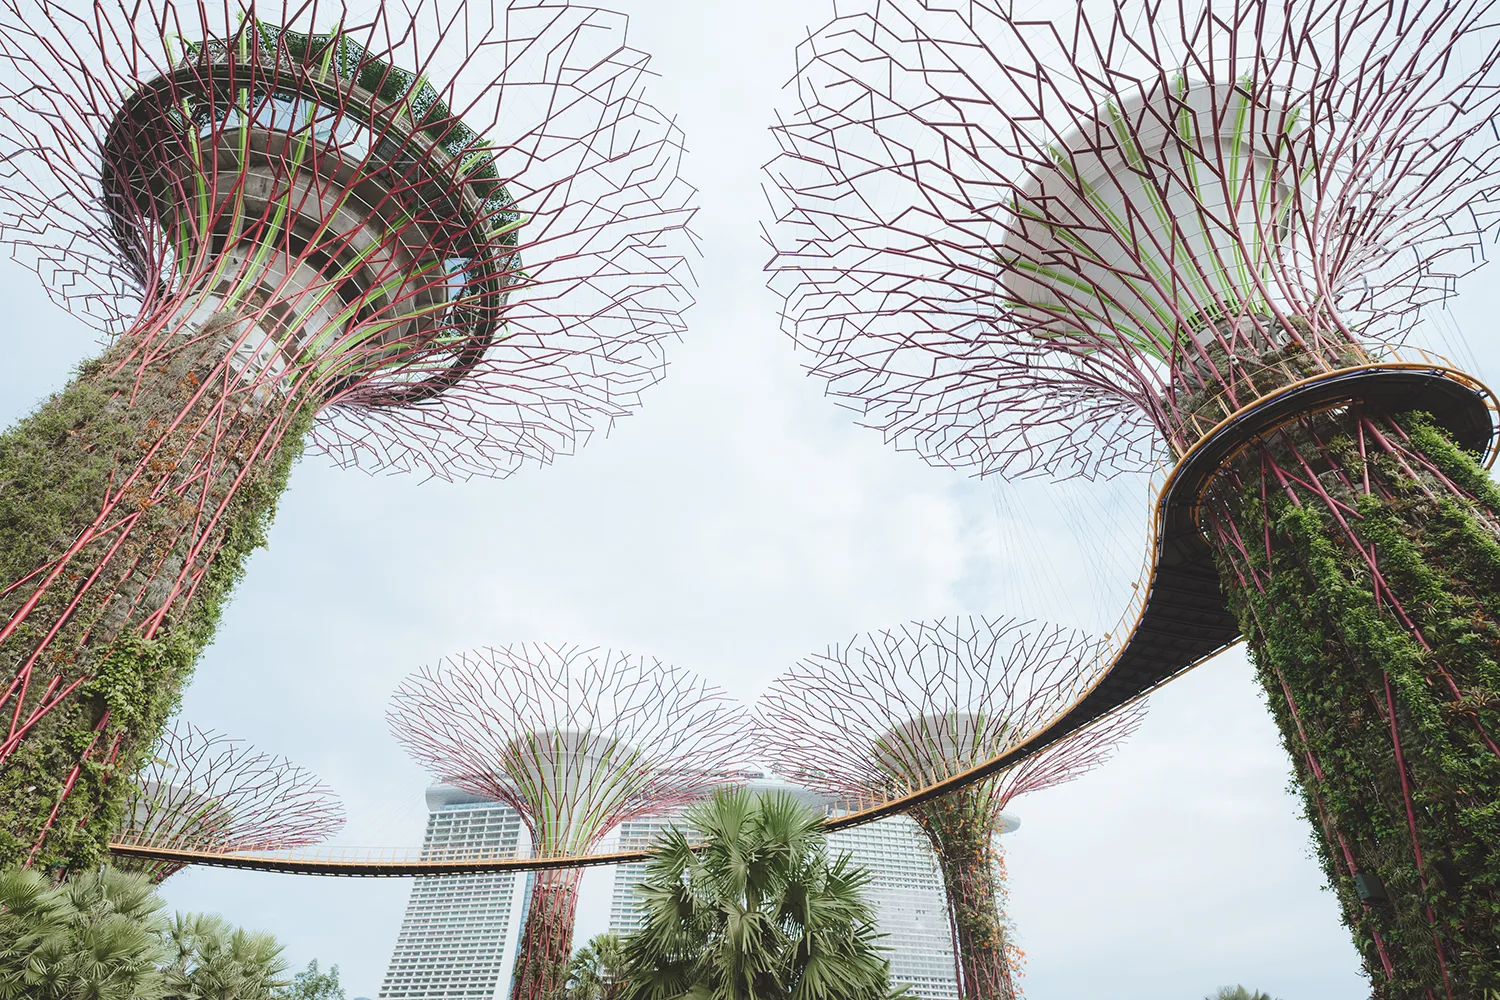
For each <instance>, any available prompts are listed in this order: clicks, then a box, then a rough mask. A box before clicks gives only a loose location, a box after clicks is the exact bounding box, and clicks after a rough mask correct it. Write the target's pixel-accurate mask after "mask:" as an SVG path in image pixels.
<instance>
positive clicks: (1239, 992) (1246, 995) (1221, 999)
mask: <svg viewBox="0 0 1500 1000" xmlns="http://www.w3.org/2000/svg"><path fill="white" fill-rule="evenodd" d="M1203 1000H1276V998H1275V997H1273V996H1271V994H1269V993H1262V992H1261V991H1260V990H1247V989H1245V987H1243V986H1220V987H1219V992H1217V993H1215V994H1214V995H1213V996H1208V997H1204V998H1203Z"/></svg>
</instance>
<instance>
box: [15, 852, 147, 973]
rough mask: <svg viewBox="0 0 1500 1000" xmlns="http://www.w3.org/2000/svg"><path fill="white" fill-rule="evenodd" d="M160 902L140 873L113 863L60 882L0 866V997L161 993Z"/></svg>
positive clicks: (35, 873)
mask: <svg viewBox="0 0 1500 1000" xmlns="http://www.w3.org/2000/svg"><path fill="white" fill-rule="evenodd" d="M161 908H162V902H161V900H160V899H158V898H156V895H155V893H154V892H153V891H152V888H151V883H150V882H148V881H147V880H146V879H145V878H144V877H142V876H139V875H130V874H126V873H124V872H118V871H115V870H114V869H112V868H105V869H103V870H102V871H98V872H85V873H83V874H81V875H78V876H76V877H74V878H73V879H71V880H70V881H68V882H66V883H64V884H62V885H56V884H53V883H52V882H50V881H49V880H48V879H46V878H44V877H43V876H42V875H40V874H38V873H37V872H35V871H33V870H30V869H11V870H9V871H3V872H0V1000H19V998H22V997H25V998H26V1000H75V998H79V997H87V998H89V1000H160V998H161V997H163V995H164V993H165V989H166V984H165V981H164V979H163V976H162V973H161V970H160V967H159V963H160V961H161V959H162V957H163V955H164V954H165V948H164V947H163V942H162V933H163V931H164V930H165V928H166V922H165V920H163V918H162V916H161V913H160V911H161Z"/></svg>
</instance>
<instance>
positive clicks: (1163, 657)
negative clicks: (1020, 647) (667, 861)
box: [110, 361, 1500, 876]
mask: <svg viewBox="0 0 1500 1000" xmlns="http://www.w3.org/2000/svg"><path fill="white" fill-rule="evenodd" d="M1349 405H1359V406H1362V407H1364V408H1365V409H1367V410H1373V411H1376V412H1386V413H1391V412H1409V411H1414V410H1419V411H1424V412H1426V413H1428V414H1429V415H1431V417H1432V418H1433V419H1434V420H1436V421H1437V422H1438V423H1439V424H1441V425H1442V426H1443V427H1445V428H1446V429H1447V430H1448V431H1449V433H1451V434H1452V435H1453V437H1454V440H1455V441H1456V442H1457V443H1458V444H1459V445H1460V446H1461V447H1463V448H1465V449H1467V450H1470V451H1474V452H1477V453H1480V454H1482V455H1484V456H1485V464H1486V466H1493V465H1494V463H1495V460H1496V457H1497V456H1500V440H1497V420H1496V415H1497V413H1500V402H1497V399H1496V397H1495V394H1494V393H1493V392H1491V391H1490V390H1489V388H1488V387H1486V386H1485V385H1484V384H1483V383H1482V382H1480V381H1478V380H1477V379H1475V378H1473V377H1472V376H1470V375H1467V374H1465V373H1463V372H1461V371H1459V370H1457V369H1455V368H1451V367H1448V366H1447V365H1446V364H1440V363H1436V362H1433V363H1420V362H1407V361H1400V362H1379V363H1372V364H1362V365H1358V366H1354V367H1350V368H1340V369H1335V370H1333V371H1328V372H1320V373H1318V374H1317V375H1314V376H1311V377H1308V378H1304V379H1301V380H1299V381H1295V382H1292V383H1290V384H1288V385H1285V386H1282V387H1281V388H1279V389H1277V390H1276V391H1274V392H1271V393H1268V394H1267V395H1265V396H1262V397H1261V398H1259V399H1256V400H1253V401H1252V402H1250V403H1248V404H1246V405H1245V406H1242V407H1240V408H1239V409H1238V410H1235V411H1234V412H1232V413H1230V414H1228V415H1227V416H1225V417H1224V418H1223V419H1222V420H1220V421H1219V422H1218V423H1217V424H1215V425H1214V426H1213V427H1212V428H1210V429H1209V430H1208V431H1207V432H1206V433H1205V434H1203V436H1202V437H1200V438H1199V439H1198V441H1197V442H1196V443H1194V444H1193V445H1192V447H1191V448H1189V449H1188V450H1187V451H1186V452H1185V453H1184V454H1183V456H1182V457H1181V459H1179V460H1178V462H1177V464H1176V465H1175V466H1174V467H1173V468H1172V469H1171V471H1170V472H1169V473H1168V475H1167V477H1166V480H1165V481H1164V482H1163V483H1162V486H1161V489H1160V491H1159V492H1158V494H1157V500H1156V504H1155V507H1154V509H1153V516H1152V533H1151V548H1150V550H1149V560H1150V561H1149V562H1148V564H1147V571H1146V575H1145V579H1144V580H1143V581H1142V583H1141V584H1138V585H1136V590H1135V593H1134V594H1133V596H1132V599H1131V603H1130V605H1129V607H1127V610H1126V614H1125V617H1124V618H1122V622H1123V621H1125V620H1130V621H1131V624H1130V627H1129V630H1128V632H1126V633H1124V635H1123V636H1122V638H1121V639H1119V640H1118V643H1117V645H1115V646H1114V647H1113V650H1112V658H1111V659H1110V661H1109V666H1108V667H1107V668H1106V669H1105V670H1103V671H1101V672H1100V674H1099V676H1098V678H1097V679H1096V680H1095V681H1094V683H1093V685H1091V686H1090V687H1089V688H1088V689H1087V690H1086V691H1084V692H1083V694H1082V695H1080V696H1079V698H1078V699H1077V700H1075V701H1074V702H1073V704H1072V705H1070V706H1069V707H1068V708H1067V709H1066V710H1064V711H1063V712H1062V714H1060V715H1059V716H1058V717H1057V718H1056V719H1055V720H1053V722H1052V723H1051V724H1050V725H1049V726H1047V727H1046V728H1045V729H1042V730H1041V731H1039V732H1037V733H1035V734H1034V735H1032V736H1031V737H1030V738H1029V739H1027V740H1025V741H1024V742H1022V743H1019V744H1017V745H1016V746H1014V747H1011V748H1010V749H1009V750H1007V751H1005V752H1004V753H1001V754H998V755H997V756H995V757H993V758H991V759H990V760H987V761H983V762H981V763H979V764H977V765H975V766H973V767H971V768H969V769H967V770H965V771H962V772H960V773H958V774H955V775H953V776H951V777H949V778H945V779H943V780H942V781H939V782H935V783H934V784H931V785H928V786H926V787H924V788H919V789H915V790H913V791H912V792H910V793H908V794H906V795H903V796H900V797H899V798H893V799H888V800H885V801H882V802H880V803H877V804H874V805H871V806H869V807H866V808H862V809H859V810H856V811H853V812H847V813H843V814H841V815H837V816H830V817H829V818H828V819H827V820H825V822H824V827H825V828H826V829H828V830H830V831H832V830H842V829H847V828H849V827H853V826H859V825H861V824H864V823H870V822H873V821H875V820H878V819H883V818H885V817H887V816H894V815H896V814H898V813H903V812H906V811H908V810H910V809H911V808H913V807H914V806H918V805H921V804H922V803H924V802H927V801H929V800H931V799H934V798H937V797H938V796H941V795H945V794H947V793H949V792H952V791H956V790H958V789H960V788H963V787H965V786H967V785H971V784H974V783H975V782H979V781H983V780H984V779H986V778H988V777H990V776H992V775H994V774H997V773H999V772H1001V771H1004V770H1006V769H1008V768H1010V767H1013V766H1015V765H1016V764H1019V763H1020V762H1021V761H1023V760H1025V759H1026V758H1028V757H1031V756H1033V755H1035V754H1037V753H1040V752H1041V751H1043V750H1045V749H1047V748H1048V747H1050V746H1052V745H1053V744H1055V743H1057V742H1058V741H1059V740H1061V739H1063V738H1065V737H1067V736H1069V735H1071V734H1072V733H1075V732H1077V731H1078V730H1079V729H1082V728H1083V727H1084V726H1087V725H1088V724H1089V723H1091V722H1094V721H1096V720H1098V719H1100V718H1102V717H1103V716H1105V715H1107V714H1109V713H1110V712H1113V711H1115V710H1116V709H1119V708H1122V707H1124V706H1125V705H1128V704H1130V703H1131V702H1134V701H1137V700H1139V699H1141V698H1144V697H1145V696H1146V695H1147V694H1149V693H1150V692H1152V691H1154V690H1156V689H1157V688H1159V687H1161V686H1162V685H1163V684H1166V683H1167V682H1169V681H1172V680H1175V679H1176V678H1178V677H1181V676H1182V675H1183V674H1185V673H1187V672H1188V671H1189V670H1191V669H1193V668H1194V667H1197V666H1199V665H1200V664H1202V663H1204V662H1206V661H1207V660H1209V659H1211V658H1212V657H1214V656H1215V655H1217V654H1218V653H1220V652H1222V651H1223V650H1224V649H1226V648H1228V647H1229V646H1231V645H1233V644H1234V643H1236V642H1238V641H1239V638H1240V631H1239V625H1238V623H1237V622H1236V621H1235V619H1234V616H1233V615H1232V614H1231V613H1230V611H1229V607H1228V604H1227V602H1226V601H1225V598H1224V595H1223V594H1222V593H1221V592H1220V590H1219V574H1218V570H1217V568H1216V567H1215V565H1214V560H1213V553H1212V550H1211V549H1210V548H1209V545H1208V542H1207V540H1206V539H1205V538H1204V537H1203V533H1202V531H1201V529H1200V528H1199V526H1198V523H1197V517H1196V514H1197V508H1198V503H1199V500H1200V498H1201V497H1202V495H1203V491H1204V489H1206V488H1207V486H1208V484H1209V482H1210V481H1211V480H1212V478H1213V476H1214V475H1215V474H1216V473H1217V472H1218V471H1219V470H1220V469H1222V468H1223V467H1224V464H1225V463H1226V462H1228V461H1229V460H1231V459H1232V458H1233V457H1234V456H1235V455H1236V454H1238V453H1239V452H1240V451H1241V450H1243V449H1244V448H1245V447H1247V446H1248V445H1249V444H1251V443H1252V442H1254V441H1255V440H1257V439H1258V438H1260V437H1262V436H1264V435H1265V434H1268V433H1270V432H1272V431H1274V430H1276V429H1277V428H1279V427H1283V426H1285V425H1286V424H1287V423H1289V422H1291V421H1295V420H1297V419H1299V418H1302V417H1305V416H1308V415H1310V414H1314V413H1319V412H1323V411H1326V410H1328V409H1332V408H1337V407H1340V406H1349ZM1116 631H1117V633H1118V631H1119V630H1116ZM1103 655H1105V656H1110V655H1111V653H1109V652H1107V653H1105V654H1103ZM110 850H111V851H112V852H113V853H115V854H117V855H119V856H122V857H130V858H144V859H151V860H156V861H168V862H177V863H181V864H199V865H214V866H218V867H223V868H252V869H257V870H261V871H279V872H296V873H301V874H311V875H352V876H412V875H451V874H461V873H476V872H497V871H535V870H539V869H545V868H584V867H590V866H595V865H612V864H623V863H629V862H635V861H644V860H646V858H647V852H645V851H613V852H608V853H602V854H592V855H574V856H569V857H542V858H523V857H514V856H512V857H503V858H486V859H463V860H459V859H451V860H442V859H433V858H427V859H421V858H419V859H417V860H415V861H408V860H398V859H396V858H394V857H385V858H376V857H373V856H370V855H367V856H366V857H364V858H357V857H352V856H343V857H334V856H329V857H328V858H327V859H320V858H316V857H312V856H308V855H300V856H289V855H280V854H269V853H258V854H257V853H250V852H241V853H213V852H208V851H202V850H193V849H176V848H170V847H150V846H144V845H131V844H124V843H119V844H111V845H110Z"/></svg>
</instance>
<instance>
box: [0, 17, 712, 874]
mask: <svg viewBox="0 0 1500 1000" xmlns="http://www.w3.org/2000/svg"><path fill="white" fill-rule="evenodd" d="M558 53H565V54H564V55H562V56H560V57H559V56H558V55H557V54H558ZM0 58H3V60H4V62H5V64H6V65H7V66H8V67H9V68H10V69H9V70H8V72H7V75H6V76H5V78H4V81H0V122H3V124H0V156H3V159H4V162H5V163H6V172H5V179H4V181H3V183H0V239H3V240H4V241H6V242H8V243H9V245H10V246H11V247H12V248H13V250H14V252H15V255H16V256H17V257H18V258H20V259H22V260H23V261H26V262H28V263H30V264H32V265H34V266H35V267H36V269H37V270H38V272H39V273H40V275H41V276H42V278H43V279H44V281H45V284H46V285H47V288H48V290H49V292H51V293H52V294H53V296H54V297H55V298H56V299H58V300H59V301H60V302H61V303H62V304H63V305H65V306H66V307H68V308H69V309H71V310H72V311H74V312H75V313H76V314H78V315H80V316H81V317H83V318H84V319H86V320H91V321H93V322H94V323H96V324H97V325H98V326H99V327H100V328H101V329H102V330H103V331H104V332H105V333H106V335H107V337H108V341H107V346H106V347H105V350H104V353H103V354H102V355H101V356H100V357H98V358H96V359H94V360H92V361H89V362H87V363H85V364H84V365H83V366H82V367H81V368H80V369H79V373H78V376H77V377H76V378H75V379H74V380H73V381H72V382H71V383H69V384H68V385H67V386H66V387H65V388H63V389H62V390H61V391H59V392H58V393H57V394H56V395H54V396H53V397H52V398H50V399H48V400H47V401H46V402H44V403H43V404H42V406H41V407H40V408H39V409H38V410H37V411H36V412H34V413H33V414H31V415H30V416H28V417H26V418H24V419H23V420H22V421H21V422H20V423H19V424H17V425H16V426H15V427H13V428H11V429H10V430H9V431H8V432H6V433H5V434H3V435H0V685H3V687H0V711H3V717H4V719H5V724H4V726H3V727H0V862H16V861H20V862H27V861H30V862H34V863H38V864H46V865H48V866H59V867H68V866H87V865H91V864H93V863H95V862H96V861H97V860H98V858H99V851H100V849H101V847H102V845H103V842H104V840H105V838H106V836H107V834H108V833H109V832H110V831H111V830H112V829H113V828H114V827H115V826H116V824H117V823H118V821H119V819H120V816H119V809H120V804H121V801H122V795H123V794H124V790H125V789H128V788H129V782H128V781H127V780H124V779H123V778H121V780H117V781H116V780H113V776H117V775H128V774H129V773H130V772H132V771H134V770H135V768H136V767H137V765H138V764H139V763H140V761H141V760H142V755H143V754H144V753H146V752H147V750H148V749H149V747H150V746H151V744H152V742H153V741H154V740H155V739H156V737H157V735H158V733H159V732H160V730H161V728H162V726H163V725H164V723H165V721H166V719H167V718H168V716H169V715H170V714H171V712H172V710H173V707H174V705H175V704H176V701H177V698H178V693H179V692H180V690H181V688H182V685H183V684H184V683H185V681H186V679H187V677H188V675H189V674H190V672H191V671H192V669H193V666H194V663H195V662H196V660H197V658H198V655H199V652H200V651H201V650H202V648H203V647H204V645H205V644H206V643H207V642H208V641H209V640H210V639H211V637H212V635H213V631H214V628H215V625H216V623H217V620H218V618H219V615H220V610H221V608H222V605H223V602H224V600H225V599H226V598H227V596H228V594H229V593H230V591H231V590H232V589H233V586H234V584H235V582H236V581H237V580H238V578H239V576H240V574H241V573H242V572H243V571H244V566H245V560H246V557H247V556H248V555H249V553H250V552H251V551H253V550H254V549H255V548H256V547H258V546H260V545H262V544H264V541H265V535H266V531H267V529H268V526H269V524H270V521H271V518H272V515H273V513H274V510H275V506H276V502H277V499H278V497H279V496H280V495H281V492H282V490H283V488H284V486H285V484H286V481H287V477H288V475H289V472H290V469H291V467H292V465H293V464H294V463H295V462H296V460H297V457H298V456H299V455H300V454H301V453H302V452H303V450H304V449H305V448H311V449H313V450H316V451H322V452H323V453H325V454H327V455H329V456H330V457H331V458H332V459H333V461H334V462H336V463H338V464H342V465H350V466H360V467H363V468H366V469H369V470H377V469H386V470H392V471H402V470H413V471H417V472H421V473H424V474H427V475H431V476H436V477H439V478H463V477H467V476H471V475H504V474H507V473H509V472H511V471H512V470H514V469H515V468H517V467H518V466H519V465H520V464H522V463H524V462H526V461H535V462H539V463H546V462H550V461H551V460H552V459H553V458H554V457H555V456H557V455H559V454H564V453H567V452H568V451H569V450H571V449H572V447H573V446H574V445H575V444H576V443H577V442H579V441H581V440H582V439H584V438H585V437H586V436H587V435H588V433H589V432H590V429H591V428H593V427H596V426H597V427H603V426H607V425H608V424H609V423H610V422H611V421H612V420H614V419H615V418H616V417H619V416H622V415H624V414H625V413H626V412H628V411H629V409H630V408H631V407H632V405H633V404H634V403H635V401H636V395H637V393H638V391H639V390H640V389H642V388H643V387H645V386H647V385H649V384H650V383H652V382H654V381H655V380H656V379H657V378H658V377H659V376H660V375H661V372H662V360H661V355H660V348H659V345H660V342H661V340H662V339H663V338H664V337H669V336H672V335H675V334H676V333H677V332H679V330H680V328H681V324H680V322H679V318H678V317H679V313H680V311H681V309H682V308H683V307H684V306H685V305H686V304H687V303H686V296H684V295H683V294H682V287H681V284H680V282H679V281H678V278H677V269H678V268H679V266H680V265H681V264H682V260H683V254H684V253H685V252H686V251H687V250H688V249H690V242H689V237H688V236H687V233H686V230H685V228H684V227H685V226H686V223H687V221H688V219H689V217H690V215H691V210H690V208H688V207H687V204H686V199H687V196H688V194H689V191H688V189H687V188H686V186H685V185H683V184H682V183H681V182H680V181H679V180H678V179H677V174H676V163H677V155H678V152H679V150H680V143H679V136H678V133H677V132H676V130H675V127H674V126H673V125H671V123H670V122H668V121H666V120H664V119H663V118H662V116H660V115H659V114H657V113H656V112H655V111H654V110H653V109H652V108H651V107H650V106H649V105H647V104H645V103H644V102H643V100H642V94H641V84H642V80H643V77H644V72H645V57H644V56H642V55H641V54H640V53H638V52H636V51H634V50H632V49H630V48H628V47H627V46H626V45H625V42H624V21H623V19H622V18H620V17H619V16H617V15H613V14H610V13H608V12H606V11H601V10H598V9H595V8H591V7H574V6H570V5H568V4H565V3H545V2H543V3H517V4H515V5H513V6H510V7H506V8H504V9H502V10H497V9H495V8H494V7H491V6H490V5H488V4H483V3H481V4H479V5H475V4H465V5H457V6H452V5H447V6H443V5H439V4H437V3H435V2H427V0H420V2H417V3H412V4H403V5H396V6H390V5H377V6H376V8H375V9H374V13H373V14H371V15H370V16H369V17H368V19H366V20H362V21H358V22H356V21H354V19H353V18H352V17H351V16H350V15H348V13H347V11H345V10H344V9H343V8H342V7H336V8H335V7H330V8H329V9H327V10H325V9H324V8H323V7H321V6H320V5H319V4H317V3H308V4H298V5H287V6H284V7H283V6H278V5H274V4H273V5H271V6H254V5H252V6H251V7H250V8H247V9H245V10H243V11H239V12H235V11H231V10H230V9H229V8H225V7H215V6H213V5H211V4H208V3H206V2H201V3H200V2H186V3H179V2H177V0H155V2H151V3H146V4H127V3H121V2H118V0H98V2H94V3H90V2H87V0H84V2H79V3H71V2H68V3H62V4H41V3H36V2H32V0H5V2H3V3H0ZM523 264H524V268H523ZM112 789H119V791H118V792H114V791H112Z"/></svg>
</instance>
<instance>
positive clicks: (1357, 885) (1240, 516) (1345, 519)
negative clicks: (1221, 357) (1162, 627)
mask: <svg viewBox="0 0 1500 1000" xmlns="http://www.w3.org/2000/svg"><path fill="white" fill-rule="evenodd" d="M1306 456H1316V458H1314V459H1308V458H1306ZM1497 514H1500V491H1497V490H1496V488H1495V485H1494V484H1493V483H1492V482H1491V481H1490V479H1489V477H1488V476H1487V475H1486V474H1485V471H1484V470H1483V468H1481V467H1480V466H1479V464H1478V463H1477V462H1476V460H1475V458H1474V456H1472V455H1470V454H1468V453H1466V452H1464V451H1463V450H1461V449H1460V448H1458V447H1457V446H1455V445H1454V444H1453V442H1452V441H1451V439H1450V438H1449V437H1448V435H1447V434H1446V433H1445V432H1444V431H1443V430H1442V429H1440V428H1439V427H1437V426H1436V425H1435V424H1434V423H1433V422H1432V421H1431V420H1430V419H1429V418H1428V417H1427V416H1425V415H1422V414H1407V415H1404V416H1401V417H1399V418H1395V419H1389V418H1380V417H1375V416H1371V415H1368V414H1364V413H1360V412H1358V411H1353V412H1338V413H1327V414H1323V415H1321V416H1318V417H1313V418H1308V419H1305V420H1303V421H1301V422H1299V423H1297V424H1296V425H1294V426H1291V427H1287V428H1283V429H1281V430H1279V431H1277V432H1275V433H1274V434H1272V435H1270V436H1268V437H1266V438H1264V439H1262V440H1260V441H1258V442H1256V443H1255V445H1254V446H1253V447H1251V448H1250V449H1248V450H1247V451H1245V452H1244V453H1242V454H1241V455H1240V456H1239V457H1238V458H1237V459H1236V460H1235V461H1234V462H1233V463H1232V464H1231V465H1230V466H1229V467H1228V468H1226V469H1225V470H1224V471H1223V473H1221V476H1220V478H1219V481H1218V482H1217V483H1216V484H1215V485H1214V486H1213V487H1212V488H1211V489H1210V492H1209V494H1208V496H1207V497H1206V498H1205V504H1204V524H1205V527H1206V528H1207V530H1208V532H1209V535H1210V537H1211V538H1212V539H1213V540H1214V542H1215V546H1216V551H1217V554H1218V559H1219V564H1220V570H1221V578H1222V579H1223V580H1224V581H1226V589H1227V591H1228V598H1229V602H1230V605H1231V607H1232V608H1233V610H1234V612H1235V614H1236V615H1237V616H1238V619H1239V622H1240V625H1241V628H1242V630H1243V632H1244V634H1245V636H1246V637H1247V638H1248V640H1249V644H1250V649H1251V652H1252V656H1253V659H1254V661H1255V665H1256V671H1257V676H1258V678H1259V680H1260V683H1261V685H1262V686H1263V688H1264V691H1265V694H1266V698H1267V701H1268V703H1269V705H1270V707H1271V710H1272V712H1273V714H1274V716H1275V718H1276V721H1277V724H1278V726H1279V727H1280V730H1281V736H1282V740H1283V743H1284V745H1285V746H1286V748H1287V751H1288V753H1289V754H1290V755H1291V758H1292V761H1293V763H1294V766H1295V771H1296V777H1297V783H1298V786H1299V788H1300V791H1301V795H1302V800H1303V803H1304V807H1305V809H1306V812H1307V815H1308V818H1309V819H1310V820H1311V821H1312V822H1313V823H1314V824H1315V826H1316V828H1318V829H1319V830H1321V831H1322V834H1323V836H1322V838H1321V840H1320V841H1319V843H1318V850H1319V856H1320V859H1321V861H1322V865H1323V869H1324V871H1325V873H1326V874H1327V876H1328V879H1329V883H1330V885H1331V886H1332V888H1333V890H1334V892H1335V893H1336V894H1337V896H1338V899H1339V903H1340V905H1341V907H1342V911H1343V915H1344V919H1345V921H1346V922H1347V923H1348V925H1349V926H1350V928H1351V929H1352V930H1353V932H1354V936H1355V941H1356V943H1357V945H1358V946H1359V948H1360V950H1361V952H1362V953H1363V955H1364V959H1365V963H1366V966H1367V968H1368V971H1369V973H1370V975H1371V978H1372V981H1373V982H1374V984H1375V988H1376V995H1377V996H1379V997H1382V998H1388V1000H1408V998H1414V1000H1415V998H1463V997H1480V996H1485V995H1487V993H1488V992H1489V991H1495V990H1497V989H1500V745H1497V744H1500V739H1497V737H1500V530H1497V524H1500V520H1497Z"/></svg>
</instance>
